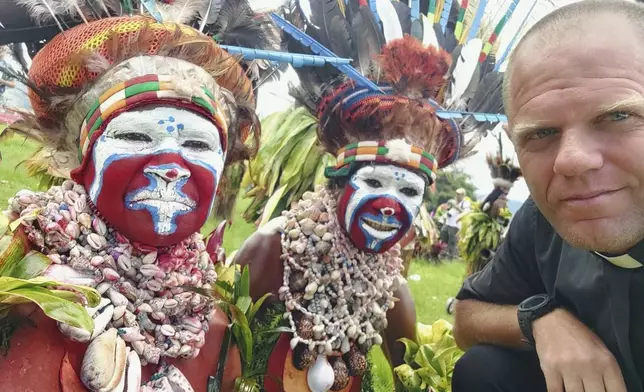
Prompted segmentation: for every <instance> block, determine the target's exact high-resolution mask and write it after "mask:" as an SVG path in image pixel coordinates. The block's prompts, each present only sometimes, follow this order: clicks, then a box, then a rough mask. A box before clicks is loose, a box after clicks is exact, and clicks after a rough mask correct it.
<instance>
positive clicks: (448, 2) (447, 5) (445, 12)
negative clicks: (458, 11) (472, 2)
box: [439, 0, 453, 34]
mask: <svg viewBox="0 0 644 392" xmlns="http://www.w3.org/2000/svg"><path fill="white" fill-rule="evenodd" d="M452 2H453V0H445V1H444V2H443V8H442V11H441V14H440V23H439V24H440V25H441V30H442V31H443V34H445V32H446V29H447V21H448V20H449V15H450V13H451V12H452Z"/></svg>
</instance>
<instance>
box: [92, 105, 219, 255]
mask: <svg viewBox="0 0 644 392" xmlns="http://www.w3.org/2000/svg"><path fill="white" fill-rule="evenodd" d="M225 158H226V157H225V152H224V151H222V147H221V141H220V138H219V130H218V129H217V127H216V126H215V125H214V124H213V123H212V122H210V121H208V120H207V119H205V118H203V117H201V116H199V115H198V114H196V113H193V112H190V111H187V110H184V109H179V108H175V107H166V106H160V107H154V108H150V109H142V110H136V111H130V112H124V113H122V114H120V115H118V117H116V118H114V119H113V120H112V121H110V123H109V124H108V125H107V127H106V129H105V132H104V133H103V134H102V135H101V136H100V138H99V139H98V140H97V141H96V143H95V145H94V148H93V151H92V156H91V161H90V162H89V164H88V165H87V169H86V170H85V173H83V179H84V185H85V187H86V189H87V190H88V193H89V196H90V199H91V201H92V202H93V203H94V204H95V205H96V207H97V208H98V210H99V212H100V213H101V214H102V215H103V216H104V217H105V219H106V220H107V221H108V222H109V223H110V224H111V225H112V226H113V227H114V228H115V229H116V230H118V231H119V232H121V233H122V234H123V235H124V236H126V237H127V238H129V239H130V240H134V241H137V242H141V243H144V244H149V245H156V246H167V245H172V244H175V243H178V242H179V241H181V240H183V239H185V238H187V237H188V236H190V235H192V234H193V233H195V232H197V231H199V230H200V229H201V227H202V226H203V224H204V223H205V221H206V219H207V218H208V216H209V214H210V210H211V209H212V206H213V203H214V200H215V194H216V191H217V184H218V183H219V179H220V178H221V173H222V172H223V167H224V161H225Z"/></svg>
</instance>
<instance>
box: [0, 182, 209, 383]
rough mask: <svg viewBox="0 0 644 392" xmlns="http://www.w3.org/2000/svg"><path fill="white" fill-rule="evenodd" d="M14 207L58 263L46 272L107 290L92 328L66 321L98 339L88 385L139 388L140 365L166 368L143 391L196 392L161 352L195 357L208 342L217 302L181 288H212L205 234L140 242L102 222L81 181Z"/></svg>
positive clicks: (90, 355) (83, 337) (85, 337)
mask: <svg viewBox="0 0 644 392" xmlns="http://www.w3.org/2000/svg"><path fill="white" fill-rule="evenodd" d="M11 211H12V212H10V215H12V216H11V217H10V218H14V219H17V218H18V217H20V218H21V219H22V222H21V224H22V225H23V226H24V229H25V232H26V233H27V236H28V238H29V240H30V241H31V242H32V243H33V244H35V245H36V246H37V247H38V248H39V249H40V251H41V252H43V253H45V254H46V255H47V256H48V257H49V258H50V259H51V260H52V261H53V264H52V265H51V266H50V267H49V268H48V270H47V271H46V272H45V274H46V275H48V276H50V277H52V278H54V279H57V280H59V281H66V282H69V283H75V284H83V285H86V286H91V287H95V288H96V289H97V291H99V292H100V293H101V296H102V300H101V303H100V304H99V305H98V306H97V307H96V308H88V312H89V313H90V315H91V316H92V317H93V318H94V331H92V332H91V333H90V332H88V331H85V330H82V329H79V328H75V327H72V326H69V325H66V324H61V323H59V324H58V327H59V329H60V330H61V332H62V333H63V334H65V335H66V336H68V337H69V338H70V339H72V340H75V341H80V342H90V345H89V347H88V349H87V353H86V354H85V357H84V359H83V365H82V369H81V380H82V381H83V383H84V384H85V386H86V387H88V388H89V389H90V390H91V391H97V390H107V389H110V388H107V386H112V384H114V383H116V384H115V385H114V386H118V385H121V384H126V386H131V387H132V388H136V389H132V390H136V391H138V390H139V389H138V388H139V386H140V377H141V367H142V366H145V365H147V364H148V363H154V364H160V366H159V372H158V373H157V374H156V375H155V376H154V377H153V379H152V381H150V382H148V383H147V384H146V385H144V386H143V387H141V391H186V392H189V391H192V390H193V389H192V387H191V386H190V383H189V382H188V381H187V380H186V379H185V377H184V376H183V374H181V372H180V371H179V370H178V369H177V368H176V367H174V366H166V365H165V364H164V361H163V358H165V357H171V358H177V357H182V358H195V357H197V356H198V355H199V350H200V349H201V347H203V345H204V344H205V335H206V332H207V331H208V325H209V321H210V319H211V317H212V314H213V313H212V312H213V309H214V308H213V303H212V302H211V301H210V300H209V299H207V298H206V297H203V296H201V295H199V294H197V293H194V292H191V291H187V290H185V289H184V288H183V287H182V286H184V287H185V286H192V287H197V288H202V289H209V288H211V287H212V285H213V284H214V282H215V280H216V279H217V274H216V273H215V270H214V264H213V261H212V259H211V257H210V255H209V254H208V252H207V251H206V245H205V243H204V241H203V236H202V235H201V234H199V233H195V234H193V235H192V236H190V237H189V238H187V239H186V240H184V241H182V242H181V243H179V244H177V245H174V246H172V247H165V248H155V247H150V246H144V245H138V244H133V243H131V242H130V241H128V240H127V239H126V238H125V237H123V236H122V235H120V234H119V233H117V232H115V231H114V230H113V229H112V228H109V227H108V226H107V225H106V224H105V223H104V222H103V220H102V219H101V216H100V214H99V213H98V212H97V211H96V210H95V208H93V206H91V205H90V203H89V202H88V198H87V195H86V192H85V189H84V188H83V187H82V186H81V185H79V184H76V183H74V182H73V181H65V182H64V183H63V184H62V186H56V187H52V188H51V189H49V190H48V191H47V192H46V193H34V192H31V191H21V192H19V193H18V194H17V195H16V197H14V198H13V199H12V200H11ZM104 347H112V348H115V349H114V350H112V353H111V356H110V355H107V354H106V353H104V352H101V348H104ZM119 347H122V348H123V349H122V350H119ZM111 361H113V362H112V363H110V362H111ZM119 363H121V364H122V365H123V366H122V367H119V366H115V364H116V365H118V364H119ZM107 369H114V371H113V374H105V373H106V372H108V371H110V370H107ZM119 372H120V373H119ZM137 376H138V380H137ZM173 388H176V389H173ZM126 390H127V391H130V389H126Z"/></svg>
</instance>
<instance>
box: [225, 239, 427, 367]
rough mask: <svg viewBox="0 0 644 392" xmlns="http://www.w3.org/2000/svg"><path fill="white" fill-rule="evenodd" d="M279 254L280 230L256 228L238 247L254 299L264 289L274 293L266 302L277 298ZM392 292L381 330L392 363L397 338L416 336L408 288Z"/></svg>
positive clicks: (398, 350) (397, 353)
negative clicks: (393, 298)
mask: <svg viewBox="0 0 644 392" xmlns="http://www.w3.org/2000/svg"><path fill="white" fill-rule="evenodd" d="M281 255H282V245H281V241H280V234H279V233H261V232H256V233H254V234H253V235H252V236H251V237H249V238H248V240H246V242H245V243H244V244H243V245H242V247H241V249H240V250H239V251H238V253H237V256H236V257H235V259H236V262H237V263H238V264H240V265H241V266H242V267H243V266H246V265H248V266H249V270H250V280H251V283H250V290H251V296H252V297H253V300H256V299H258V298H259V297H261V296H262V295H264V294H266V293H272V294H273V296H272V297H271V299H269V300H267V302H268V301H270V300H273V301H277V300H278V294H277V292H278V290H279V288H280V287H281V285H282V276H283V272H284V268H283V264H282V261H281V259H280V257H281ZM395 296H396V298H398V299H399V301H398V302H396V306H395V307H394V308H393V309H391V310H389V311H388V312H387V321H388V323H387V324H388V326H387V329H386V330H385V331H384V333H383V347H382V348H383V351H384V352H385V355H386V356H387V358H388V359H389V362H390V364H391V365H392V367H396V366H398V365H402V364H403V363H404V360H403V357H404V354H405V346H404V345H403V344H402V343H400V342H398V339H400V338H408V339H413V340H415V339H416V310H415V308H414V301H413V299H412V297H411V293H410V291H409V288H408V287H407V286H404V287H402V288H401V289H399V290H398V291H397V292H396V294H395Z"/></svg>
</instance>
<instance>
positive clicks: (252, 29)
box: [207, 0, 267, 48]
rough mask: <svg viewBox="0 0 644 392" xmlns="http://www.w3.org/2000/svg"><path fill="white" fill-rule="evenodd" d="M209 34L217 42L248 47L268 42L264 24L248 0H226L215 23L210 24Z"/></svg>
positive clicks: (259, 45)
mask: <svg viewBox="0 0 644 392" xmlns="http://www.w3.org/2000/svg"><path fill="white" fill-rule="evenodd" d="M207 31H208V35H213V36H215V39H216V40H217V42H220V43H222V44H226V45H233V46H242V47H246V48H257V47H262V46H263V43H265V42H266V40H267V38H266V36H265V33H264V30H263V29H262V26H261V25H260V24H259V23H258V21H257V19H256V18H255V12H254V11H253V9H252V8H251V7H250V4H248V1H247V0H228V1H225V2H224V3H223V5H222V7H221V9H220V11H219V17H218V18H217V21H216V22H215V24H214V25H210V26H208V30H207Z"/></svg>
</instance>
